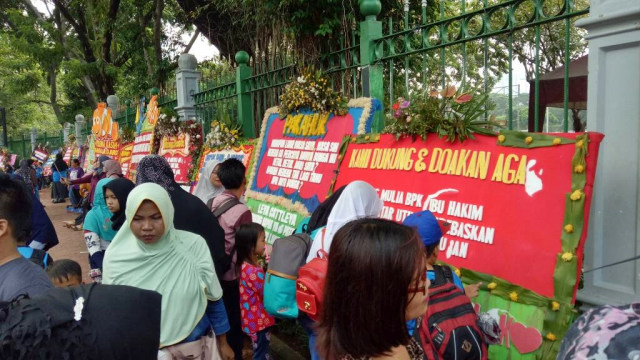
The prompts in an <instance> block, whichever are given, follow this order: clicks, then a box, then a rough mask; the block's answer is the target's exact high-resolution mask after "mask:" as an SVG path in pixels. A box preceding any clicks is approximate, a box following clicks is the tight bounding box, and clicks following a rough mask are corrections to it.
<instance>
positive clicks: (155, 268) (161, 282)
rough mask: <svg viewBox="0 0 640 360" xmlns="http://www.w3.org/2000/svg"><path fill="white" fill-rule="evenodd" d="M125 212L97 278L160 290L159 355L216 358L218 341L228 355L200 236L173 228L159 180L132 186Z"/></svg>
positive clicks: (218, 292)
mask: <svg viewBox="0 0 640 360" xmlns="http://www.w3.org/2000/svg"><path fill="white" fill-rule="evenodd" d="M125 212H126V220H125V223H124V224H123V225H122V227H121V228H120V230H119V231H118V234H117V235H116V237H115V238H114V239H113V241H112V244H111V245H110V246H109V249H108V250H107V252H106V255H105V258H104V274H103V283H105V284H115V285H129V286H135V287H138V288H142V289H146V290H154V291H157V292H159V293H160V294H161V295H162V317H161V326H160V327H161V330H160V348H161V349H160V352H159V355H158V358H159V359H160V358H163V359H164V358H168V359H176V358H177V359H180V358H189V357H188V356H194V357H191V358H199V356H202V359H210V358H218V355H219V354H218V350H217V348H218V347H219V348H220V355H222V358H224V359H228V358H232V356H233V352H232V351H231V349H230V348H229V347H228V345H227V344H226V338H225V335H224V334H225V333H226V332H227V331H228V329H229V325H228V322H227V319H226V312H224V305H223V303H222V301H219V300H220V299H221V298H222V289H221V287H220V283H219V281H218V277H217V276H216V272H215V270H214V267H213V260H212V259H211V255H210V252H209V251H208V247H207V243H206V242H205V240H204V239H203V238H202V237H201V236H199V235H196V234H194V233H190V232H186V231H181V230H176V229H175V228H174V226H173V217H174V208H173V205H172V203H171V199H170V198H169V194H168V193H167V192H166V190H164V189H163V188H162V187H161V186H160V185H157V184H154V183H146V184H142V185H138V186H137V187H135V188H134V189H133V191H131V193H130V194H129V197H128V198H127V205H126V210H125ZM211 329H213V332H214V333H215V335H216V337H217V339H218V344H217V345H218V346H216V341H215V338H214V337H213V336H212V334H211ZM229 354H230V355H229Z"/></svg>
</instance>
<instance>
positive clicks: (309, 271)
mask: <svg viewBox="0 0 640 360" xmlns="http://www.w3.org/2000/svg"><path fill="white" fill-rule="evenodd" d="M324 234H325V229H322V234H321V236H320V241H321V248H320V250H318V256H317V257H316V258H314V259H313V260H311V261H309V262H308V263H307V264H306V265H304V266H302V267H300V270H299V271H298V280H296V303H297V304H298V310H300V311H302V312H304V313H306V314H307V316H309V317H310V318H311V319H312V320H314V321H319V320H320V316H321V314H322V296H323V294H324V282H325V278H326V276H327V269H328V267H329V260H328V258H329V255H328V254H327V252H326V251H325V250H324Z"/></svg>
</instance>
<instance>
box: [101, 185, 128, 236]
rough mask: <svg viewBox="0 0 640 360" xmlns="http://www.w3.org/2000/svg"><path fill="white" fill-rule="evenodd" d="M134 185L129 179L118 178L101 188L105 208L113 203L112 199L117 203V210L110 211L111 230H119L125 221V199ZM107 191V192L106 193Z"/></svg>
mask: <svg viewBox="0 0 640 360" xmlns="http://www.w3.org/2000/svg"><path fill="white" fill-rule="evenodd" d="M135 186H136V185H135V184H134V183H133V182H132V181H131V180H129V179H126V178H118V179H115V180H113V181H110V182H108V183H107V184H106V185H105V186H103V190H104V199H105V202H106V203H107V207H109V205H110V203H113V199H112V198H113V197H115V200H116V201H117V203H118V204H117V205H118V206H117V210H116V211H113V210H111V209H109V211H111V213H113V216H112V217H111V228H112V229H113V230H115V231H118V230H120V227H122V224H124V221H125V220H126V216H125V212H124V211H125V209H126V207H127V197H129V193H130V192H131V190H133V188H134V187H135ZM107 190H108V191H107Z"/></svg>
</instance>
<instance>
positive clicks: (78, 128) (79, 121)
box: [75, 114, 84, 147]
mask: <svg viewBox="0 0 640 360" xmlns="http://www.w3.org/2000/svg"><path fill="white" fill-rule="evenodd" d="M75 125H76V144H78V147H81V146H82V142H83V139H82V127H83V126H84V115H82V114H78V115H76V124H75Z"/></svg>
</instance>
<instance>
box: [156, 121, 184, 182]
mask: <svg viewBox="0 0 640 360" xmlns="http://www.w3.org/2000/svg"><path fill="white" fill-rule="evenodd" d="M190 140H191V137H190V136H189V134H184V133H179V134H178V135H175V136H164V137H163V138H162V140H161V141H160V149H159V150H158V155H160V156H162V157H163V158H165V159H167V162H168V163H169V165H170V166H171V169H172V170H173V174H174V175H175V179H176V182H177V183H178V184H188V183H189V182H190V181H189V168H190V167H191V154H189V142H190Z"/></svg>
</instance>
